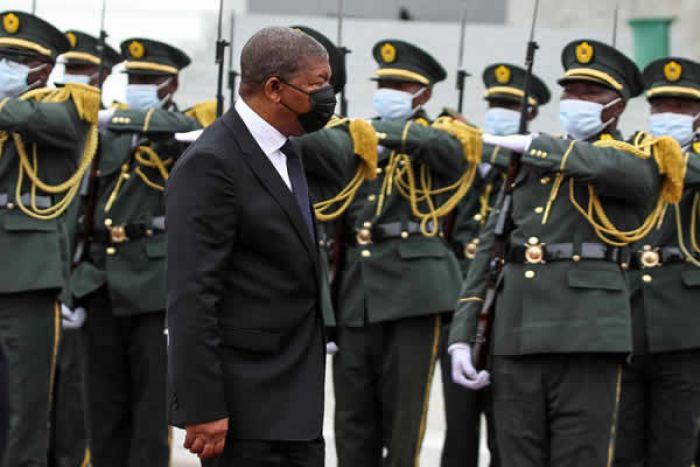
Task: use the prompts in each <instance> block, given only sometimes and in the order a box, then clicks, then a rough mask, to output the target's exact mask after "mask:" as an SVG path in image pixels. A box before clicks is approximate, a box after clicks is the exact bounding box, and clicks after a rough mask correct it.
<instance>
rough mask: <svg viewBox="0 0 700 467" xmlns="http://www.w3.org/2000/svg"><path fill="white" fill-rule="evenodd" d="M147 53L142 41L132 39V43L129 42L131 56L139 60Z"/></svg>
mask: <svg viewBox="0 0 700 467" xmlns="http://www.w3.org/2000/svg"><path fill="white" fill-rule="evenodd" d="M145 53H146V49H145V48H144V47H143V44H142V43H140V42H139V41H131V44H129V55H131V58H135V59H136V60H138V59H140V58H142V57H143V55H144V54H145Z"/></svg>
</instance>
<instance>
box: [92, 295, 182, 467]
mask: <svg viewBox="0 0 700 467" xmlns="http://www.w3.org/2000/svg"><path fill="white" fill-rule="evenodd" d="M86 308H87V313H88V317H87V321H86V322H85V326H84V328H83V331H84V337H85V341H84V342H85V364H86V365H85V368H86V372H85V381H86V384H85V387H86V390H85V394H86V401H87V415H88V416H87V421H88V439H89V442H90V452H91V457H92V466H93V467H110V466H113V467H142V466H149V467H167V466H168V463H169V458H170V446H169V430H168V422H167V417H166V383H165V381H166V379H165V378H166V377H165V374H166V338H165V336H164V335H163V330H164V326H165V313H164V312H159V313H149V314H142V315H133V316H119V317H117V316H114V315H113V314H112V307H111V305H110V302H109V297H108V294H107V291H106V289H101V290H99V291H98V292H96V293H95V294H93V295H91V296H90V297H89V299H88V301H87V307H86Z"/></svg>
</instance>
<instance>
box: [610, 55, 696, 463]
mask: <svg viewBox="0 0 700 467" xmlns="http://www.w3.org/2000/svg"><path fill="white" fill-rule="evenodd" d="M644 78H645V81H646V86H647V98H648V99H649V100H650V101H651V102H652V103H653V102H654V100H655V99H662V98H669V97H670V98H674V99H690V100H694V101H700V64H698V63H696V62H693V61H690V60H686V59H682V58H677V57H668V58H663V59H659V60H656V61H654V62H652V63H651V64H650V65H649V66H648V67H647V68H646V69H645V70H644ZM684 143H686V144H687V146H686V147H685V148H684V149H685V150H686V154H685V160H686V169H687V171H686V174H685V188H684V191H683V197H682V199H681V201H680V203H678V205H676V206H669V208H668V209H667V210H666V213H665V215H664V217H663V221H662V222H661V223H660V224H659V226H658V228H656V229H654V230H653V231H652V232H651V233H650V234H649V235H648V236H647V237H646V238H644V239H643V240H641V241H639V242H638V243H637V244H635V245H634V246H633V247H632V250H633V259H632V261H631V266H632V267H631V270H630V284H631V290H632V325H633V331H634V333H633V335H634V353H633V355H632V357H631V358H630V360H629V361H628V363H629V364H628V365H625V370H624V374H623V385H622V399H621V406H620V431H619V434H618V449H617V453H616V458H615V465H616V466H644V465H649V466H661V465H663V466H664V467H673V466H688V465H691V464H692V463H693V459H694V455H695V446H696V443H697V441H696V440H697V436H698V422H697V421H698V417H699V416H700V316H698V313H697V303H698V301H699V300H700V250H699V249H698V245H697V242H696V240H695V239H696V238H697V234H698V229H697V224H696V223H695V221H694V219H697V214H698V208H700V201H699V198H700V194H699V193H700V192H699V191H698V188H699V187H700V143H698V142H697V140H696V141H695V142H693V141H690V142H684ZM679 229H680V230H679Z"/></svg>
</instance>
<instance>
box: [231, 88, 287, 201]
mask: <svg viewBox="0 0 700 467" xmlns="http://www.w3.org/2000/svg"><path fill="white" fill-rule="evenodd" d="M235 107H236V112H238V115H240V116H241V120H243V123H244V124H245V126H246V127H247V128H248V131H250V134H251V135H253V139H254V140H255V142H256V143H258V146H260V149H262V152H264V153H265V155H266V156H267V158H268V159H270V162H272V165H273V166H274V167H275V170H277V173H278V174H279V176H280V177H281V178H282V181H284V183H285V184H286V185H287V188H289V189H290V190H291V189H292V182H291V181H290V180H289V174H288V173H287V156H285V155H284V153H283V152H282V151H281V150H280V149H281V148H282V146H284V143H286V142H287V137H286V136H284V135H283V134H282V133H280V132H279V131H278V130H277V128H275V127H273V126H272V125H270V124H269V123H267V122H266V121H265V120H264V119H263V118H262V117H261V116H260V115H258V114H256V113H255V111H254V110H253V109H251V108H250V106H248V104H246V103H245V101H244V100H243V99H238V100H237V101H236V105H235Z"/></svg>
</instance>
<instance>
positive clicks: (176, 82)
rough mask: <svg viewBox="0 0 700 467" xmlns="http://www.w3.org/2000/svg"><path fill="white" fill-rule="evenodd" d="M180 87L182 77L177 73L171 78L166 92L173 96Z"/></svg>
mask: <svg viewBox="0 0 700 467" xmlns="http://www.w3.org/2000/svg"><path fill="white" fill-rule="evenodd" d="M179 88H180V78H179V77H178V76H177V75H175V76H173V77H172V78H171V79H170V82H169V83H168V85H167V86H166V87H165V90H166V94H170V95H171V96H172V95H173V94H175V93H176V92H177V90H178V89H179Z"/></svg>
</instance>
